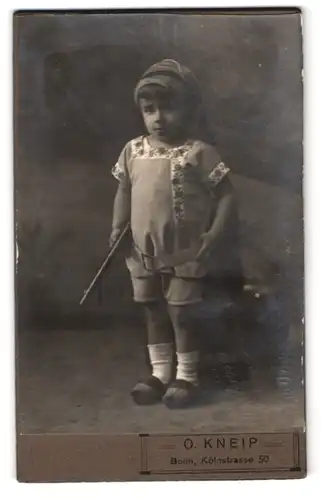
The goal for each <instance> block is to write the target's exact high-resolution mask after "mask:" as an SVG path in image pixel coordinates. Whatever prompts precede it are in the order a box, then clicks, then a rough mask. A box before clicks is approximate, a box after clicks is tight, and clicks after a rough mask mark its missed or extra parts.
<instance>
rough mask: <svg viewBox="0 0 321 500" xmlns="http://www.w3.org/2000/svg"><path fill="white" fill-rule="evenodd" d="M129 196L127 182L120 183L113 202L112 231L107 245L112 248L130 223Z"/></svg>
mask: <svg viewBox="0 0 321 500" xmlns="http://www.w3.org/2000/svg"><path fill="white" fill-rule="evenodd" d="M130 205H131V196H130V189H129V186H128V185H127V182H122V181H120V182H119V184H118V188H117V192H116V195H115V200H114V210H113V221H112V231H111V235H110V238H109V245H110V246H112V245H113V244H114V243H115V241H116V240H117V238H118V236H120V233H121V232H122V231H123V230H124V228H125V226H126V225H127V224H128V222H129V221H130Z"/></svg>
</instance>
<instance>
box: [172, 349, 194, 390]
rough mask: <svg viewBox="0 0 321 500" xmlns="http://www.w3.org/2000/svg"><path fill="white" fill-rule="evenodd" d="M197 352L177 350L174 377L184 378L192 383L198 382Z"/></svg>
mask: <svg viewBox="0 0 321 500" xmlns="http://www.w3.org/2000/svg"><path fill="white" fill-rule="evenodd" d="M198 361H199V352H198V351H192V352H178V353H177V371H176V378H177V379H180V380H186V381H187V382H191V383H192V384H194V385H197V384H198V373H197V368H198Z"/></svg>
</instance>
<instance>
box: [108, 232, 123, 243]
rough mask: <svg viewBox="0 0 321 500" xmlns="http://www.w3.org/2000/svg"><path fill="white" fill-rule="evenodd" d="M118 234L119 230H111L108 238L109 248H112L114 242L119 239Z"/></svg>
mask: <svg viewBox="0 0 321 500" xmlns="http://www.w3.org/2000/svg"><path fill="white" fill-rule="evenodd" d="M120 234H121V230H120V229H118V228H115V229H113V230H112V232H111V235H110V237H109V246H110V247H112V246H113V245H114V244H115V243H116V241H117V239H118V238H119V236H120Z"/></svg>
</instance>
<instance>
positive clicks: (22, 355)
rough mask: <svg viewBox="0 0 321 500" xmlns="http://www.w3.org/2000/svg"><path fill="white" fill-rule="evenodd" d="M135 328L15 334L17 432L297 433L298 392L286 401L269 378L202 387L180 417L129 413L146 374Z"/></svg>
mask: <svg viewBox="0 0 321 500" xmlns="http://www.w3.org/2000/svg"><path fill="white" fill-rule="evenodd" d="M137 328H138V327H135V328H133V330H132V331H130V330H129V329H128V327H127V330H126V329H124V328H120V327H118V328H116V327H112V328H111V327H110V329H108V328H107V329H106V330H105V331H101V330H96V331H72V330H69V331H35V332H30V331H25V332H23V333H21V334H20V340H19V363H18V367H19V370H18V389H19V390H18V402H19V405H18V425H19V431H20V432H22V433H44V432H46V433H50V432H57V433H66V432H67V433H69V432H71V433H79V432H90V433H93V432H94V433H96V432H99V433H101V432H104V433H106V432H107V433H123V432H125V433H130V432H134V433H136V432H178V431H179V432H189V431H194V432H196V431H197V432H223V431H244V432H245V431H249V432H255V431H261V432H262V431H273V430H289V429H290V428H294V427H302V426H303V425H304V410H303V390H302V388H301V387H300V384H298V385H297V388H296V389H294V392H293V393H292V395H291V396H290V397H285V396H284V394H282V393H281V392H280V391H278V390H277V389H276V388H275V387H273V386H272V385H271V384H270V383H269V381H268V373H263V375H262V373H261V375H260V376H259V375H258V374H256V375H255V374H253V375H252V377H251V380H250V381H246V382H243V383H236V384H235V383H234V384H231V385H230V386H224V385H222V383H220V382H218V381H216V382H215V381H214V380H211V379H209V380H207V385H206V387H204V390H203V393H202V399H201V400H200V401H199V404H198V405H197V406H195V407H194V408H190V409H187V410H174V411H173V410H168V409H167V408H165V407H164V406H163V405H162V404H158V405H155V406H153V407H147V408H146V407H137V406H135V405H134V404H133V403H132V401H131V399H130V396H129V392H130V389H131V387H132V385H133V384H134V383H135V382H136V381H137V380H138V379H139V378H140V377H141V376H144V374H145V373H146V372H147V369H148V368H147V367H146V363H145V351H144V344H143V332H141V331H140V330H139V331H138V330H137Z"/></svg>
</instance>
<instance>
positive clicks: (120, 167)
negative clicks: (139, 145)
mask: <svg viewBox="0 0 321 500" xmlns="http://www.w3.org/2000/svg"><path fill="white" fill-rule="evenodd" d="M130 150H131V147H130V143H127V144H126V146H125V147H124V148H123V150H122V152H121V153H120V155H119V158H118V160H117V162H116V163H115V165H114V166H113V167H112V169H111V173H112V175H113V176H114V177H115V179H117V181H119V182H126V181H128V180H129V174H128V162H129V158H130Z"/></svg>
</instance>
